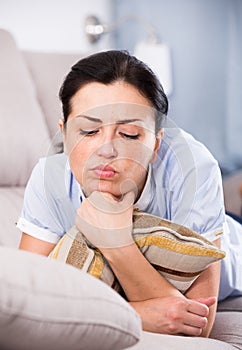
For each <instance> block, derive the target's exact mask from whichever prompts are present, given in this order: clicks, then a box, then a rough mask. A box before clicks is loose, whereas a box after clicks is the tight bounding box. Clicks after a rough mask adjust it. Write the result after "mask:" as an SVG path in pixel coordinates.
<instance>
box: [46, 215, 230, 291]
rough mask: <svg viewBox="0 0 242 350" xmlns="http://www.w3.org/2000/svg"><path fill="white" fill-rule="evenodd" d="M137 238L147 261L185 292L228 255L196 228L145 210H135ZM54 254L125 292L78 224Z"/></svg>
mask: <svg viewBox="0 0 242 350" xmlns="http://www.w3.org/2000/svg"><path fill="white" fill-rule="evenodd" d="M133 238H134V241H135V243H136V244H137V246H138V247H139V249H140V250H141V251H142V253H143V254H144V256H145V257H146V258H147V260H148V261H149V262H150V263H151V264H152V265H153V266H154V267H155V268H156V269H157V270H158V271H159V272H160V273H161V274H162V275H163V276H164V277H165V278H166V279H167V280H168V281H169V282H170V283H172V284H173V285H174V286H175V287H176V288H177V289H179V290H180V291H181V292H183V293H184V292H185V291H186V290H187V289H188V288H189V287H190V286H191V284H192V283H193V282H194V281H195V279H196V278H197V277H198V276H199V275H200V273H201V272H202V271H203V270H204V269H206V268H207V267H208V266H209V265H210V264H211V263H213V262H215V261H217V260H219V259H222V258H224V256H225V253H224V252H223V251H221V250H220V249H219V248H217V247H216V246H214V245H213V244H212V243H211V242H209V241H208V240H206V239H204V238H203V237H202V236H200V235H199V234H197V233H195V232H194V231H192V230H190V229H188V228H186V227H184V226H181V225H177V224H175V223H173V222H171V221H168V220H164V219H161V218H159V217H157V216H154V215H151V214H147V213H143V212H135V213H134V216H133ZM50 257H51V258H53V259H56V260H60V261H64V262H66V263H68V264H70V265H73V266H75V267H77V268H79V269H83V270H84V271H87V272H88V273H90V274H91V275H92V276H94V277H97V278H99V279H101V280H102V281H104V282H105V283H107V284H108V285H110V286H111V287H112V288H114V289H115V290H116V291H118V292H121V287H120V285H119V283H118V280H117V279H116V278H115V276H114V274H113V272H112V270H111V268H110V266H109V265H108V263H107V262H106V260H105V259H104V257H103V256H102V254H101V253H100V251H99V250H98V249H96V248H95V247H93V246H92V245H91V244H90V243H89V242H88V241H87V240H86V238H85V237H84V235H82V233H81V232H79V231H78V229H77V228H76V227H75V226H73V227H72V228H71V229H70V230H69V231H68V232H67V233H66V234H65V235H64V236H63V237H62V239H61V240H60V241H59V243H58V244H57V245H56V247H55V248H54V250H53V251H52V253H51V254H50Z"/></svg>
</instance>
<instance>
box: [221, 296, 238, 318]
mask: <svg viewBox="0 0 242 350" xmlns="http://www.w3.org/2000/svg"><path fill="white" fill-rule="evenodd" d="M218 311H237V312H242V296H237V297H230V298H227V299H225V300H223V301H220V302H219V303H218ZM241 317H242V315H241Z"/></svg>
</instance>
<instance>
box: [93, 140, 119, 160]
mask: <svg viewBox="0 0 242 350" xmlns="http://www.w3.org/2000/svg"><path fill="white" fill-rule="evenodd" d="M97 154H98V156H100V157H104V158H108V159H110V158H115V157H117V155H118V152H117V150H116V148H115V145H114V142H113V141H109V142H106V143H103V144H102V145H101V146H100V147H99V148H98V150H97Z"/></svg>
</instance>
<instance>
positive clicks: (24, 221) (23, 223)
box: [17, 159, 64, 243]
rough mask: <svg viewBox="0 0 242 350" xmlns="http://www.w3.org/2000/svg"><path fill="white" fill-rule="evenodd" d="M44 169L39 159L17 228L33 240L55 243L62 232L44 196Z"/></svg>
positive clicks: (29, 182)
mask: <svg viewBox="0 0 242 350" xmlns="http://www.w3.org/2000/svg"><path fill="white" fill-rule="evenodd" d="M44 167H45V159H41V160H40V161H39V162H38V164H37V165H36V166H35V168H34V169H33V171H32V174H31V177H30V179H29V181H28V184H27V186H26V190H25V195H24V203H23V209H22V212H21V215H20V218H19V220H18V222H17V227H18V228H19V229H20V230H21V231H22V232H25V233H27V234H29V235H31V236H33V237H35V238H38V239H41V240H44V241H47V242H50V243H57V242H58V240H59V239H60V237H61V236H62V235H63V234H64V232H63V228H62V227H61V225H60V223H59V222H58V220H57V218H56V215H55V213H54V211H53V208H52V203H51V201H50V200H48V196H47V195H46V188H45V185H44Z"/></svg>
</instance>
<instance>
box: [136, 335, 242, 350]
mask: <svg viewBox="0 0 242 350" xmlns="http://www.w3.org/2000/svg"><path fill="white" fill-rule="evenodd" d="M181 349H184V350H235V349H241V347H240V348H234V347H233V346H231V345H229V344H226V343H224V342H222V341H218V340H214V339H207V338H201V337H200V338H199V337H182V336H177V335H173V336H172V335H164V334H156V333H149V332H143V333H142V337H141V341H140V342H139V343H138V344H136V345H134V346H132V347H131V348H129V350H181Z"/></svg>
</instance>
